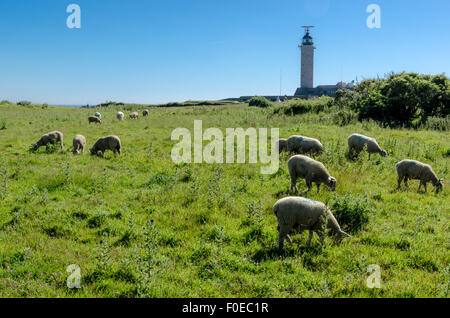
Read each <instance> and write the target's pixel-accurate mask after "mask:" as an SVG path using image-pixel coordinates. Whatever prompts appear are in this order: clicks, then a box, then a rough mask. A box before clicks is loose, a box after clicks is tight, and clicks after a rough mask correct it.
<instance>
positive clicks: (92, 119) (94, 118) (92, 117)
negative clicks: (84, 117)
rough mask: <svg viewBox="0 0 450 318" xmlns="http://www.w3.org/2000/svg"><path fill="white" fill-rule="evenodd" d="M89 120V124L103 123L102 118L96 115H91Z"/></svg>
mask: <svg viewBox="0 0 450 318" xmlns="http://www.w3.org/2000/svg"><path fill="white" fill-rule="evenodd" d="M88 121H89V124H91V123H97V124H101V123H102V120H101V119H100V118H98V117H95V116H89V118H88Z"/></svg>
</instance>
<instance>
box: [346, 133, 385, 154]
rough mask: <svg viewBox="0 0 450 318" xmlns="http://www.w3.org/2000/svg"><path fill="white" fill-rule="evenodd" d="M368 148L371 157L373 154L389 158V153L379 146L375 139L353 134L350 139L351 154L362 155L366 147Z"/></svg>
mask: <svg viewBox="0 0 450 318" xmlns="http://www.w3.org/2000/svg"><path fill="white" fill-rule="evenodd" d="M365 146H367V152H368V153H369V160H370V155H371V154H372V153H379V154H380V155H381V156H382V157H387V152H386V151H385V150H383V149H381V147H380V146H379V145H378V143H377V141H376V140H375V138H371V137H367V136H364V135H360V134H353V135H351V136H350V137H348V148H349V151H350V153H355V152H356V153H360V152H361V151H362V150H363V149H364V147H365Z"/></svg>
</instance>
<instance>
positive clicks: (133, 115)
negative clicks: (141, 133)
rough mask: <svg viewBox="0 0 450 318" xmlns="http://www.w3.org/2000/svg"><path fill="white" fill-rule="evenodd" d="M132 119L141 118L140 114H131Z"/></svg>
mask: <svg viewBox="0 0 450 318" xmlns="http://www.w3.org/2000/svg"><path fill="white" fill-rule="evenodd" d="M130 118H139V113H138V112H134V113H131V114H130Z"/></svg>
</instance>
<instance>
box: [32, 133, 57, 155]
mask: <svg viewBox="0 0 450 318" xmlns="http://www.w3.org/2000/svg"><path fill="white" fill-rule="evenodd" d="M63 137H64V135H63V133H62V132H60V131H52V132H49V133H47V134H45V135H43V136H42V137H41V139H39V141H38V142H37V143H35V144H33V145H32V146H33V150H34V151H36V150H38V149H39V148H40V147H42V146H47V145H48V144H54V143H57V142H60V143H61V150H63V148H64V145H63Z"/></svg>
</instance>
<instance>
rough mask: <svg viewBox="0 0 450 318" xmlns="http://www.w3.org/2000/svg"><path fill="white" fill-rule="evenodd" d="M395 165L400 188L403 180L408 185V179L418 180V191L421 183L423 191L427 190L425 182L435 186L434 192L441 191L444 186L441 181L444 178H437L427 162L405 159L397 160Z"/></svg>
mask: <svg viewBox="0 0 450 318" xmlns="http://www.w3.org/2000/svg"><path fill="white" fill-rule="evenodd" d="M395 167H396V169H397V175H398V189H400V185H401V183H402V181H403V180H404V181H405V185H406V186H407V187H408V179H412V180H420V184H419V189H418V190H417V191H420V188H421V186H422V185H423V186H424V188H425V192H427V182H431V183H432V184H433V186H434V187H435V188H436V193H439V191H442V188H443V187H444V184H443V183H442V182H443V181H444V179H439V178H438V177H437V176H436V174H435V173H434V171H433V168H431V166H430V165H428V164H425V163H422V162H419V161H416V160H409V159H405V160H402V161H400V162H398V163H397V164H396V165H395Z"/></svg>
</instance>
